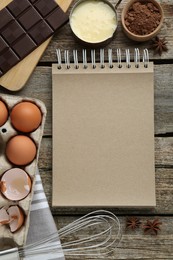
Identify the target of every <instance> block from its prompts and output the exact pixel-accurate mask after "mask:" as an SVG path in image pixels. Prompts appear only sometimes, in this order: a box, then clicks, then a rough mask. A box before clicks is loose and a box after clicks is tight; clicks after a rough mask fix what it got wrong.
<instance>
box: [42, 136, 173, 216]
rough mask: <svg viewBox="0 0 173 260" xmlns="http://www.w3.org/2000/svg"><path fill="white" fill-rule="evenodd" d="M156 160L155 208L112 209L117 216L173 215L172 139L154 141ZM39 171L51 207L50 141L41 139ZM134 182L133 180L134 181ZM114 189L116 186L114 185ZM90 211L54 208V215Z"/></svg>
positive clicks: (86, 210)
mask: <svg viewBox="0 0 173 260" xmlns="http://www.w3.org/2000/svg"><path fill="white" fill-rule="evenodd" d="M155 150H156V152H155V158H156V199H157V206H156V208H151V209H147V210H146V209H137V208H136V209H132V208H131V209H128V208H126V209H120V208H119V209H117V208H116V209H112V210H113V211H114V212H116V211H117V212H118V214H128V213H129V212H131V213H134V214H144V212H145V214H173V162H172V158H173V137H170V138H156V139H155ZM39 169H40V173H41V177H42V180H43V184H44V189H45V193H46V196H47V198H48V201H49V204H50V205H51V196H52V139H51V138H43V140H42V144H41V149H40V156H39ZM134 181H135V180H134ZM115 188H116V184H115ZM90 210H92V209H91V208H87V209H86V208H62V209H58V208H54V209H52V212H53V213H55V214H60V213H64V214H76V213H79V214H83V213H86V212H89V211H90Z"/></svg>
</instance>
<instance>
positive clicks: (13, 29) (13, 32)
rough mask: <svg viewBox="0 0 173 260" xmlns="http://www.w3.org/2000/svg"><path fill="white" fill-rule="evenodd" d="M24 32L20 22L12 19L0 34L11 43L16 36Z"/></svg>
mask: <svg viewBox="0 0 173 260" xmlns="http://www.w3.org/2000/svg"><path fill="white" fill-rule="evenodd" d="M23 34H25V31H24V30H23V29H22V27H21V26H20V24H19V23H18V22H16V21H13V22H12V23H11V24H10V26H8V27H7V28H6V29H5V30H4V31H3V32H2V36H3V37H4V38H5V39H6V41H7V42H8V44H12V43H13V42H14V41H15V40H16V39H17V38H19V37H20V36H22V35H23Z"/></svg>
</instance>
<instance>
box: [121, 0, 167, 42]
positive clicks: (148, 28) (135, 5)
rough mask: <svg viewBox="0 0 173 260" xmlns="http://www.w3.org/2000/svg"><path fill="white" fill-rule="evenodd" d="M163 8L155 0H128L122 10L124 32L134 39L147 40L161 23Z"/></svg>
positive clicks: (158, 28) (154, 33) (154, 34)
mask: <svg viewBox="0 0 173 260" xmlns="http://www.w3.org/2000/svg"><path fill="white" fill-rule="evenodd" d="M163 18H164V14H163V9H162V7H161V5H160V4H159V3H158V2H157V1H156V0H130V1H129V2H128V3H127V4H126V5H125V7H124V9H123V11H122V16H121V21H122V26H123V29H124V32H125V34H126V35H127V36H128V37H129V38H130V39H132V40H134V41H139V42H143V41H148V40H149V39H151V38H153V37H154V36H156V35H157V34H158V32H159V31H160V29H161V27H162V24H163Z"/></svg>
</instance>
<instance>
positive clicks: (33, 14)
mask: <svg viewBox="0 0 173 260" xmlns="http://www.w3.org/2000/svg"><path fill="white" fill-rule="evenodd" d="M22 1H23V0H22ZM41 19H42V18H41V16H40V15H39V13H38V12H37V11H36V10H35V9H34V8H29V9H28V10H27V11H26V12H25V13H24V14H23V15H22V16H21V17H20V18H19V22H20V23H21V25H22V26H23V27H24V28H25V30H29V29H30V28H31V27H32V26H33V25H35V24H36V23H38V22H39V21H41Z"/></svg>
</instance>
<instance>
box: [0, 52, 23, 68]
mask: <svg viewBox="0 0 173 260" xmlns="http://www.w3.org/2000/svg"><path fill="white" fill-rule="evenodd" d="M18 61H19V58H18V57H17V56H16V54H15V53H14V52H13V51H12V50H11V49H8V50H7V51H6V52H4V53H3V54H2V55H1V58H0V70H1V71H3V72H4V71H7V70H9V69H10V68H11V67H12V66H14V65H15V64H16V63H17V62H18Z"/></svg>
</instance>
